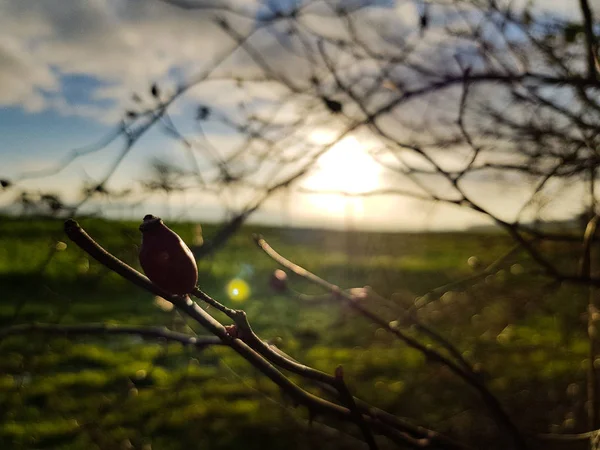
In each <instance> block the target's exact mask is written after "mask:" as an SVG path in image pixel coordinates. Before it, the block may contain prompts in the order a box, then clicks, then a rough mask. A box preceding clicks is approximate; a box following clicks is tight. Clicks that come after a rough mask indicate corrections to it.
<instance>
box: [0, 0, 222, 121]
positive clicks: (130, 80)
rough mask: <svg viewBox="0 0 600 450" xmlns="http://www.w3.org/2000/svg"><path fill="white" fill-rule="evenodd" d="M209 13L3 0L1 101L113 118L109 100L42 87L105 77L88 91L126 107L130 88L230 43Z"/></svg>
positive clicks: (109, 2)
mask: <svg viewBox="0 0 600 450" xmlns="http://www.w3.org/2000/svg"><path fill="white" fill-rule="evenodd" d="M206 17H207V15H206V12H202V11H198V12H190V11H184V10H181V9H179V8H175V7H172V6H169V5H166V4H164V3H162V2H158V1H154V2H153V1H123V0H87V1H85V2H81V1H78V0H44V1H42V2H40V1H38V0H23V1H18V2H14V1H12V0H0V105H20V106H23V107H24V108H25V109H29V110H39V109H42V108H44V107H49V108H54V109H56V110H58V111H59V112H62V113H64V114H78V115H83V116H90V117H95V118H97V119H100V120H103V121H108V122H111V121H114V119H115V116H114V112H115V111H113V114H112V115H111V114H109V115H107V111H106V106H104V107H103V106H102V105H90V104H86V105H85V106H83V107H82V105H79V104H77V105H76V106H75V105H70V104H68V103H67V102H65V101H63V100H61V98H60V95H59V96H58V97H59V98H58V100H57V99H56V96H53V98H51V99H49V98H47V96H44V95H43V92H44V91H46V92H51V93H59V90H60V87H61V86H60V75H61V74H62V75H65V74H81V75H86V76H90V77H93V78H95V79H97V80H99V81H101V82H104V83H108V84H107V85H106V86H101V87H99V88H97V89H96V90H95V92H91V93H90V97H91V98H92V99H93V98H96V99H109V100H114V102H115V105H116V109H117V110H121V111H122V110H123V108H124V107H125V104H126V102H127V101H128V99H129V98H130V97H131V94H132V92H134V91H145V90H147V89H148V86H149V85H150V83H151V82H153V81H160V80H164V79H166V78H167V77H168V75H169V72H170V70H172V69H173V68H183V70H185V68H187V69H188V70H190V71H191V70H192V69H194V68H198V66H200V65H201V64H202V63H206V61H208V60H210V58H211V57H212V56H214V54H215V53H216V52H218V51H219V50H220V48H221V47H223V46H224V45H226V44H229V42H230V41H229V40H228V39H224V38H223V37H220V38H219V37H218V34H217V33H218V32H217V29H216V27H215V26H214V25H211V24H210V23H209V22H208V21H207V20H206Z"/></svg>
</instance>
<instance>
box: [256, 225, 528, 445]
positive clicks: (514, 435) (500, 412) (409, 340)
mask: <svg viewBox="0 0 600 450" xmlns="http://www.w3.org/2000/svg"><path fill="white" fill-rule="evenodd" d="M254 239H255V242H256V244H257V245H258V247H259V248H261V249H262V250H263V251H264V252H265V253H266V254H267V255H268V256H269V257H270V258H272V259H273V260H274V261H275V262H277V263H278V264H280V265H281V266H282V267H285V268H286V269H288V270H290V271H292V272H293V273H295V274H296V275H298V276H300V277H302V278H304V279H306V280H308V281H310V282H311V283H313V284H315V285H317V286H320V287H321V288H323V289H325V290H327V291H328V292H330V293H331V294H332V295H334V296H336V297H337V298H339V299H340V300H343V301H344V302H346V303H347V304H348V305H349V306H350V307H351V308H353V309H355V310H357V311H358V312H359V313H360V314H362V315H363V316H365V317H366V318H368V319H369V320H371V321H372V322H373V323H376V324H377V325H379V326H381V327H382V328H384V329H385V330H386V331H388V332H390V333H392V334H393V335H395V336H396V337H397V338H398V339H400V340H401V341H402V342H404V343H405V344H406V345H408V346H410V347H411V348H414V349H415V350H418V351H419V352H421V353H422V354H423V355H424V356H425V357H426V358H427V360H428V361H431V362H435V363H438V364H441V365H443V366H446V367H448V368H449V369H450V370H451V371H452V372H453V373H454V374H455V375H457V376H458V377H460V378H461V379H462V380H463V381H465V382H466V383H467V384H468V385H470V386H471V387H473V388H474V389H475V390H476V391H478V393H479V394H480V396H481V398H482V400H483V402H484V404H485V405H486V406H487V408H488V409H489V411H490V413H491V414H492V415H493V417H494V418H495V419H496V420H497V423H498V425H499V426H500V427H501V428H502V429H503V430H504V431H505V432H508V433H509V434H510V437H511V439H512V441H513V444H514V445H515V448H519V449H524V448H526V444H525V441H524V439H523V437H522V436H521V433H520V431H519V430H518V428H517V427H516V425H515V424H514V423H513V422H512V420H511V418H510V417H509V415H508V414H507V413H506V412H505V411H504V409H503V408H502V405H501V404H500V402H499V401H498V399H497V398H496V397H495V396H494V395H493V394H492V393H491V392H490V391H489V390H488V389H487V387H485V385H483V384H482V382H481V381H480V380H479V379H478V378H477V377H476V376H474V375H473V374H472V373H470V372H467V371H465V369H464V368H463V367H461V366H459V365H457V364H456V363H455V362H453V361H452V360H450V359H448V358H447V357H446V356H444V355H442V354H441V353H439V352H437V351H436V350H433V349H431V348H428V347H426V346H425V345H423V344H421V343H420V342H419V341H417V340H416V339H414V338H413V337H411V336H409V335H407V334H406V333H404V332H403V331H402V330H400V329H399V328H398V327H394V326H392V325H390V323H389V322H388V321H387V320H385V319H383V318H382V317H380V316H378V315H377V314H375V313H373V312H371V311H370V310H368V309H367V308H365V307H364V306H363V305H362V304H361V303H360V302H358V301H357V300H356V298H355V297H354V296H352V295H350V294H348V293H347V292H345V291H343V290H341V289H340V288H339V287H338V286H336V285H334V284H331V283H329V282H328V281H326V280H324V279H322V278H320V277H318V276H317V275H315V274H313V273H311V272H309V271H308V270H306V269H305V268H303V267H301V266H299V265H297V264H295V263H293V262H292V261H290V260H288V259H286V258H285V257H283V256H282V255H280V254H279V253H277V252H276V251H275V250H274V249H273V248H272V247H271V246H270V245H269V244H268V243H267V241H265V240H264V239H263V238H262V237H261V236H255V237H254Z"/></svg>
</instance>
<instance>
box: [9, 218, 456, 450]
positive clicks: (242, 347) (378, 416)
mask: <svg viewBox="0 0 600 450" xmlns="http://www.w3.org/2000/svg"><path fill="white" fill-rule="evenodd" d="M65 232H66V233H67V236H68V237H69V238H70V239H71V240H72V241H73V242H74V243H75V244H77V245H78V246H79V247H80V248H81V249H82V250H84V251H85V252H86V253H88V254H89V255H90V256H92V257H93V258H94V259H96V260H97V261H98V262H100V263H101V264H103V265H104V266H106V267H107V268H109V269H110V270H112V271H114V272H116V273H117V274H119V275H121V276H122V277H124V278H125V279H127V280H128V281H130V282H131V283H133V284H135V285H136V286H138V287H140V288H142V289H144V290H146V291H149V292H151V293H153V294H155V295H158V296H160V297H162V298H164V299H165V300H167V301H169V302H171V303H172V304H173V305H174V306H175V307H176V308H177V309H178V310H179V311H180V312H182V313H184V314H186V315H187V316H189V317H190V318H192V319H193V320H195V321H196V322H197V323H198V324H200V325H202V326H203V327H204V328H205V329H206V330H207V331H208V332H209V333H211V334H212V335H213V336H214V337H216V338H217V339H219V340H220V342H221V345H226V346H228V347H230V348H231V349H232V350H234V351H235V352H236V353H238V354H239V355H240V356H242V357H243V358H244V359H246V361H248V362H249V363H250V364H251V365H252V366H253V367H255V368H256V369H258V370H259V371H260V372H262V373H263V374H264V375H265V376H266V377H268V378H269V379H270V380H271V381H273V382H274V383H275V384H276V385H277V386H279V388H280V389H281V390H282V391H283V392H284V393H285V394H286V395H287V396H289V397H290V398H291V399H292V400H293V401H294V402H296V403H297V404H301V405H304V406H306V407H307V408H308V409H309V412H310V414H311V415H320V416H328V417H332V418H335V419H339V420H342V421H346V422H356V423H357V424H360V428H361V430H362V432H363V433H364V436H365V441H366V442H368V443H369V444H370V446H371V448H376V447H374V446H373V445H374V442H375V441H374V440H373V439H372V438H371V436H370V432H369V431H368V430H373V431H374V432H376V433H377V434H381V435H384V436H386V437H387V438H389V439H390V440H392V441H393V442H396V443H397V444H398V445H404V446H409V447H414V448H439V449H464V448H466V446H464V445H461V444H459V443H456V442H454V441H453V440H451V439H449V438H447V437H445V436H443V435H441V434H439V433H436V432H434V431H432V430H428V429H426V428H423V427H417V426H414V425H411V424H408V423H405V422H404V421H402V420H400V419H398V418H396V417H395V416H393V415H391V414H388V413H385V412H384V411H381V410H378V409H377V408H374V407H371V406H370V405H367V404H366V403H365V402H363V401H361V400H359V399H354V398H352V401H350V399H349V397H348V395H349V394H348V391H347V388H346V387H345V385H344V386H342V385H341V382H340V376H339V374H337V375H336V376H330V375H327V374H325V373H323V372H319V371H316V370H315V369H312V368H309V367H307V366H304V365H302V364H300V363H297V362H295V361H293V360H291V359H289V358H288V357H287V355H286V356H284V355H283V354H282V352H276V351H274V350H273V348H271V347H270V346H269V345H268V344H265V343H264V342H263V341H262V340H261V339H260V338H258V337H257V336H256V335H255V334H254V332H253V331H252V329H251V327H250V324H249V322H248V319H247V317H246V314H245V312H244V311H242V310H232V309H230V308H227V307H225V306H223V305H221V304H220V303H219V302H218V301H216V300H215V299H213V298H212V297H210V296H209V295H208V294H206V293H204V292H202V291H201V290H199V289H196V290H195V291H194V293H193V295H194V296H196V297H198V298H199V299H201V300H202V301H203V302H205V303H207V304H208V305H211V306H212V307H214V308H217V309H218V310H219V311H221V312H223V313H224V314H226V315H227V316H228V317H230V318H231V319H232V320H233V321H234V323H235V327H236V328H235V329H232V328H226V327H225V326H224V325H222V324H221V323H220V322H218V321H217V320H216V319H214V318H213V317H212V316H210V315H209V314H208V313H207V312H206V311H205V310H204V309H202V308H200V307H199V305H198V304H196V303H195V302H193V301H192V300H191V299H190V298H189V297H187V296H186V297H181V296H176V295H171V294H169V293H167V292H164V291H162V290H161V289H160V288H158V287H156V286H155V285H154V284H153V283H152V282H151V281H150V280H148V278H146V277H145V276H144V275H142V274H141V273H139V272H137V271H136V270H135V269H133V268H132V267H130V266H128V265H127V264H125V263H123V262H122V261H120V260H119V259H117V258H116V257H114V256H113V255H111V254H110V253H108V252H107V251H106V250H104V249H103V248H102V247H101V246H100V245H99V244H98V243H96V242H95V241H94V240H93V239H92V238H91V237H90V236H89V235H88V234H87V233H86V232H85V231H84V230H83V229H82V228H81V227H80V226H79V225H78V224H77V222H75V221H74V220H68V221H67V222H66V223H65ZM15 327H16V328H9V329H6V330H3V332H2V333H0V336H1V335H4V334H5V335H8V334H20V333H25V332H27V331H31V330H35V329H38V330H43V331H48V332H55V331H56V332H65V330H67V332H68V331H69V328H68V327H62V328H60V327H59V326H53V325H41V324H38V325H35V324H34V325H28V326H20V325H18V326H15ZM89 327H91V329H93V330H94V331H93V333H96V332H98V333H100V332H106V330H111V328H110V327H108V328H107V327H106V326H104V325H98V326H90V325H82V326H81V327H79V328H77V327H73V328H72V329H71V330H70V331H72V332H74V333H75V332H77V333H79V332H81V333H86V332H90V331H89V329H88V328H89ZM94 327H95V329H94ZM120 330H121V331H120V332H122V333H126V332H132V331H134V329H132V328H122V329H120ZM108 332H110V331H108ZM143 332H144V333H145V334H146V335H147V336H154V337H163V336H162V335H164V336H165V337H166V338H167V339H174V340H179V339H180V338H181V339H182V340H184V341H185V342H186V343H187V344H194V345H199V343H203V344H208V343H209V342H207V341H206V342H205V341H204V338H201V337H189V338H187V339H184V338H183V336H181V335H180V334H178V333H172V332H168V331H165V330H157V329H149V330H143ZM193 339H197V340H196V341H192V340H193ZM212 343H213V341H212V340H211V341H210V344H211V345H212ZM277 366H279V367H281V368H282V369H285V370H289V371H291V372H293V373H296V374H297V375H301V376H302V377H304V378H307V379H311V380H313V381H318V382H320V383H323V384H325V385H329V386H331V387H333V388H335V390H336V391H337V392H338V393H339V397H340V401H341V402H342V403H346V404H350V408H347V407H344V406H341V405H338V404H336V403H333V402H331V401H328V400H325V399H323V398H320V397H317V396H315V395H314V394H311V393H309V392H308V391H306V390H304V389H303V388H301V387H300V386H298V385H297V384H295V383H293V382H292V381H290V380H289V379H288V378H287V377H286V376H285V375H284V374H283V373H282V372H281V371H280V370H279V369H278V368H277ZM357 411H360V416H359V417H357Z"/></svg>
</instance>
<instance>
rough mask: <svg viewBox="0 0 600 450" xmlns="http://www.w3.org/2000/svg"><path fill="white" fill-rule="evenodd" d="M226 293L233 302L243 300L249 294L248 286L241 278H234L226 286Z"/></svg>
mask: <svg viewBox="0 0 600 450" xmlns="http://www.w3.org/2000/svg"><path fill="white" fill-rule="evenodd" d="M226 291H227V295H228V296H229V298H230V299H231V300H233V301H235V302H243V301H245V300H246V299H248V297H249V296H250V286H249V285H248V283H246V282H245V281H244V280H242V279H241V278H234V279H233V280H231V281H230V282H229V283H227V287H226Z"/></svg>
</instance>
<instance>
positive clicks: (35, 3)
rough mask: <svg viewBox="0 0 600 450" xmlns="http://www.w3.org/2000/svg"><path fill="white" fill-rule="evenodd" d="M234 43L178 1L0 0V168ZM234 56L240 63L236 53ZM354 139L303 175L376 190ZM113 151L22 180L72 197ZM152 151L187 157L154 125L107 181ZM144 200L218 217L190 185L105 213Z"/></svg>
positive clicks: (105, 118) (304, 210) (51, 157)
mask: <svg viewBox="0 0 600 450" xmlns="http://www.w3.org/2000/svg"><path fill="white" fill-rule="evenodd" d="M230 3H231V2H230ZM246 3H248V4H246ZM268 3H270V5H269V4H268ZM277 3H278V2H276V1H271V2H267V6H266V7H262V8H260V7H252V6H250V5H249V2H240V4H242V5H244V6H243V8H244V10H246V11H248V14H250V15H252V14H254V15H256V16H258V17H260V14H265V11H268V10H269V6H270V7H271V9H272V8H274V5H277ZM380 3H381V8H385V9H386V14H396V15H398V17H399V20H401V21H403V22H409V21H410V20H415V19H416V12H415V11H414V10H411V9H410V8H408V9H407V8H406V7H396V6H395V5H394V4H393V2H391V1H385V2H380ZM537 3H538V5H540V7H541V8H545V9H547V10H551V11H553V12H556V13H559V14H561V15H573V17H574V18H577V14H578V13H577V11H576V8H572V1H571V0H562V1H555V0H540V1H538V2H537ZM596 3H598V5H597V10H599V11H600V0H593V1H592V5H593V6H594V7H596V5H595V4H596ZM403 15H404V16H407V17H403ZM236 26H237V27H239V30H238V31H239V32H240V33H243V31H244V28H245V27H248V29H250V28H251V27H252V21H250V20H240V21H238V22H236ZM233 44H234V43H233V42H232V41H231V39H230V38H228V36H226V35H224V34H223V33H222V32H221V31H220V30H219V28H218V27H217V26H216V25H215V24H214V22H213V21H210V20H207V13H206V11H204V10H188V9H182V8H177V7H173V6H171V5H168V4H165V3H163V2H161V1H158V0H86V1H79V0H43V1H39V0H18V1H16V0H0V136H2V138H1V139H0V178H5V179H9V180H18V179H19V177H20V176H22V175H28V174H31V173H33V172H35V171H39V170H43V169H48V168H52V167H55V166H56V165H60V163H61V161H63V160H64V158H66V157H67V156H68V155H69V154H70V152H72V151H73V149H77V148H83V147H85V146H88V145H90V144H93V143H95V142H98V141H100V140H102V139H104V138H105V137H106V136H107V135H109V134H110V133H111V132H113V130H114V129H115V126H116V125H118V124H119V122H120V120H122V119H123V117H124V111H126V110H128V109H131V108H132V107H135V105H139V104H142V105H144V104H145V103H147V104H151V102H152V97H151V95H150V93H149V87H150V86H151V85H152V84H153V83H158V84H159V85H160V86H161V89H163V91H165V92H168V91H169V89H171V90H173V89H175V87H176V86H177V85H178V84H179V83H182V82H185V81H186V80H187V79H189V77H193V76H194V75H195V74H198V73H201V72H202V71H203V70H204V69H205V68H206V67H209V66H210V65H211V64H212V63H213V61H216V60H218V59H219V58H220V56H221V55H222V54H223V53H224V52H227V50H228V49H229V48H230V47H231V46H232V45H233ZM234 59H235V56H234ZM234 62H235V63H236V64H243V58H242V57H239V60H237V61H234ZM227 63H230V64H231V62H230V61H229V62H226V63H225V64H224V66H226V65H227ZM223 70H226V69H223ZM134 94H135V95H137V96H139V97H140V100H139V101H138V102H137V103H134V102H133V100H132V96H133V95H134ZM226 94H227V92H225V91H224V90H219V88H218V85H213V86H212V87H211V88H208V89H204V90H200V91H198V92H194V93H192V94H191V99H190V97H188V98H187V99H186V100H185V101H182V102H180V103H179V104H175V105H174V106H173V110H172V112H173V114H174V115H175V116H177V114H182V115H183V114H189V110H188V109H187V107H188V106H189V104H188V103H186V102H191V101H192V100H193V101H195V102H196V103H197V102H198V101H201V100H203V101H208V100H211V101H215V99H217V100H219V101H222V102H223V103H227V102H233V101H234V99H233V98H231V97H228V96H227V95H226ZM209 131H211V130H209ZM212 131H213V132H214V136H211V140H212V142H213V143H214V144H215V145H217V146H218V145H219V143H220V142H221V141H222V142H223V143H224V144H223V145H225V144H226V143H227V140H228V139H229V136H228V135H227V134H226V133H225V134H224V133H223V132H222V131H218V130H212ZM313 137H314V136H307V139H312V138H313ZM362 145H363V144H362V143H361V142H360V141H358V140H356V139H354V138H352V139H347V140H344V141H343V142H342V143H340V144H339V145H338V146H336V147H334V148H333V149H332V151H331V152H330V153H329V154H328V155H326V156H324V157H323V158H322V159H321V160H320V164H319V170H317V171H315V172H314V173H312V174H311V175H310V176H309V177H307V178H305V179H304V180H302V183H301V185H302V186H303V187H304V188H306V189H314V190H319V189H321V190H344V191H354V192H363V191H366V190H370V189H376V188H377V187H378V186H380V183H379V181H378V180H380V179H383V178H385V176H386V174H385V173H383V169H382V168H381V167H380V166H378V165H377V164H376V163H374V161H372V159H371V158H370V157H369V156H367V155H366V154H365V153H364V151H363V150H362ZM120 150H121V147H120V146H119V145H118V143H114V144H111V145H108V146H107V147H106V148H105V149H104V150H103V151H102V152H98V153H93V154H91V155H89V156H86V157H83V158H80V159H77V160H76V161H75V162H73V163H72V164H70V165H69V166H68V167H66V168H65V169H64V170H62V171H61V172H60V173H59V174H55V175H52V176H44V177H33V178H28V179H23V180H22V181H20V182H19V183H18V187H19V188H25V189H29V190H36V189H40V190H45V191H48V190H52V191H54V192H57V193H60V194H61V195H63V196H64V197H65V199H67V200H70V199H75V198H76V197H77V195H78V194H79V189H80V186H81V183H82V180H83V181H85V180H89V182H90V183H94V182H98V181H100V180H101V179H102V177H103V176H104V174H105V173H106V171H107V170H109V169H110V165H111V164H112V162H113V161H114V159H115V158H116V157H117V156H118V154H119V152H120ZM349 155H350V156H349ZM152 157H159V158H162V159H164V160H168V161H174V162H177V163H178V164H180V165H183V166H184V165H185V164H187V163H186V158H185V155H184V154H183V153H182V152H181V149H179V148H177V146H176V145H175V144H174V143H173V141H172V140H169V139H168V138H167V137H166V136H165V135H164V134H163V133H159V132H156V131H154V130H150V131H149V132H148V133H147V134H146V135H144V137H143V139H141V140H140V141H139V142H138V143H137V144H136V147H135V148H134V149H133V150H132V151H131V152H130V153H129V154H128V155H127V157H126V158H125V159H124V160H123V161H122V163H121V164H120V166H119V168H118V170H117V171H116V172H115V173H114V175H113V177H112V178H111V180H110V183H109V185H110V187H113V188H119V187H123V186H126V185H127V183H129V182H130V180H134V181H139V180H143V179H145V178H146V177H147V176H148V160H149V159H150V158H152ZM340 168H341V169H343V170H340ZM341 173H343V176H341V175H340V174H341ZM357 180H361V181H360V182H358V181H357ZM475 191H476V194H475V197H477V195H479V196H481V197H482V198H483V199H487V200H488V201H489V199H492V201H491V204H492V209H494V210H496V211H498V212H499V213H500V214H502V212H503V211H509V210H514V208H515V205H518V204H519V202H522V201H523V199H524V198H526V192H523V191H522V190H518V189H514V190H511V189H510V188H508V189H507V188H506V186H502V187H501V186H497V185H496V184H495V183H494V182H493V181H490V182H488V183H485V185H484V186H483V187H481V186H480V187H477V188H476V189H475ZM16 192H17V191H16V190H15V189H13V190H6V191H4V192H0V204H3V205H5V204H7V203H10V202H11V201H12V200H13V199H14V197H15V195H16ZM578 195H579V193H577V192H575V193H573V194H572V197H570V198H571V200H569V198H567V199H566V200H565V202H564V203H565V205H569V204H570V205H571V206H572V205H573V201H572V198H576V197H577V196H578ZM577 206H579V205H577ZM148 208H150V209H153V211H154V210H158V211H161V210H162V211H163V212H162V214H169V215H171V216H173V217H181V218H188V219H189V218H192V219H199V220H217V219H219V218H221V217H222V215H223V210H222V208H221V207H220V205H219V202H217V201H216V200H215V199H212V200H208V199H204V198H200V197H197V196H194V195H193V194H190V193H186V194H185V195H181V196H177V197H176V198H171V199H170V201H169V204H168V206H165V201H164V199H163V198H162V197H157V198H153V199H151V200H149V201H148V202H147V203H145V204H142V205H140V207H139V210H138V209H133V210H132V209H131V208H126V207H124V206H123V205H121V207H119V204H116V205H114V208H113V209H107V213H109V214H114V215H127V214H144V213H145V212H147V209H148ZM392 212H393V213H392ZM560 212H561V215H562V216H563V217H566V216H568V215H569V214H571V213H572V212H574V209H573V208H571V209H569V208H568V207H566V206H564V207H562V208H561V209H560ZM399 217H401V220H399ZM255 220H258V221H266V222H271V223H276V224H283V225H323V224H329V225H333V226H337V227H357V228H359V227H370V228H394V229H402V228H405V229H423V228H427V229H431V228H447V227H449V228H461V227H465V226H469V225H473V224H479V223H484V222H485V221H482V219H481V218H479V217H478V216H477V215H475V214H472V213H464V212H460V211H459V210H457V209H455V208H452V207H444V206H439V205H437V206H432V205H430V204H426V203H422V202H419V201H416V200H410V199H401V198H390V197H387V198H386V197H382V198H379V197H378V198H368V199H349V198H343V197H338V196H334V195H314V194H306V193H304V194H299V193H285V194H281V195H277V196H275V197H274V198H273V199H271V200H269V201H268V202H267V203H266V204H265V205H264V207H263V208H262V210H261V211H260V212H259V213H258V214H257V215H256V217H255Z"/></svg>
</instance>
